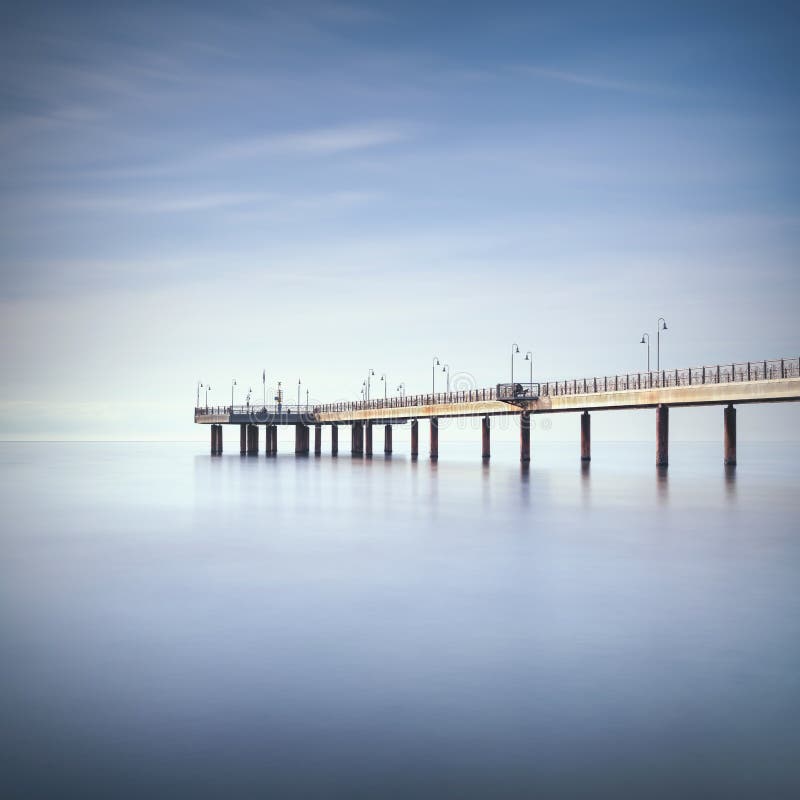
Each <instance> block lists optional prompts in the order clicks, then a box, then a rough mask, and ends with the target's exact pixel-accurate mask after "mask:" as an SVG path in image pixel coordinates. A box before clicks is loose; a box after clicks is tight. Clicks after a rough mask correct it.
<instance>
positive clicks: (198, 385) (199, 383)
mask: <svg viewBox="0 0 800 800" xmlns="http://www.w3.org/2000/svg"><path fill="white" fill-rule="evenodd" d="M202 388H203V384H202V383H201V382H200V381H197V403H196V407H197V408H200V390H201V389H202Z"/></svg>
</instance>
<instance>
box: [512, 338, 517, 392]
mask: <svg viewBox="0 0 800 800" xmlns="http://www.w3.org/2000/svg"><path fill="white" fill-rule="evenodd" d="M518 353H519V345H518V344H516V343H514V344H512V345H511V391H512V392H513V391H514V356H515V355H517V354H518Z"/></svg>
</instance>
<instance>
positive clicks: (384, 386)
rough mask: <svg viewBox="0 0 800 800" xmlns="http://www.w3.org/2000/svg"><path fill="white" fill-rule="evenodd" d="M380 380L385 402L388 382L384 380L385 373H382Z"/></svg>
mask: <svg viewBox="0 0 800 800" xmlns="http://www.w3.org/2000/svg"><path fill="white" fill-rule="evenodd" d="M381 380H382V381H383V399H384V401H385V400H386V397H387V392H388V383H389V381H387V380H386V373H385V372H384V373H383V375H381Z"/></svg>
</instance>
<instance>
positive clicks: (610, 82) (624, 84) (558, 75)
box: [520, 66, 665, 94]
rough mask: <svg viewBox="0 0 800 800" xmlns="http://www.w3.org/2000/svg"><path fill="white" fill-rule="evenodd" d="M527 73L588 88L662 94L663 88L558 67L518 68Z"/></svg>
mask: <svg viewBox="0 0 800 800" xmlns="http://www.w3.org/2000/svg"><path fill="white" fill-rule="evenodd" d="M520 69H521V71H522V72H524V73H526V74H528V75H534V76H536V77H538V78H545V79H547V80H552V81H558V82H560V83H571V84H574V85H576V86H585V87H587V88H590V89H600V90H603V91H609V92H628V93H631V94H663V93H664V91H665V90H663V89H660V88H658V87H655V86H649V85H647V84H643V83H636V82H634V81H623V80H617V79H614V78H608V77H605V76H603V75H586V74H581V73H578V72H570V71H566V70H559V69H548V68H546V67H534V66H524V67H521V68H520Z"/></svg>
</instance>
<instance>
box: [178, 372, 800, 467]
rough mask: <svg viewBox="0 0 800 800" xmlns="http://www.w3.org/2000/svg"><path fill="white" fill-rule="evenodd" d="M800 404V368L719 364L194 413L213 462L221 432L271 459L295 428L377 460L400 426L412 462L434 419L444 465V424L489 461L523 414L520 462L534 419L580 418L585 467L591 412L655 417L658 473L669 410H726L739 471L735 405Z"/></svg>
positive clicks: (433, 442) (727, 451)
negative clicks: (509, 423)
mask: <svg viewBox="0 0 800 800" xmlns="http://www.w3.org/2000/svg"><path fill="white" fill-rule="evenodd" d="M798 400H800V359H798V358H782V359H772V360H765V361H750V362H743V363H731V364H717V365H714V366H710V367H709V366H706V367H691V368H687V369H672V370H660V371H651V372H637V373H626V374H624V375H612V376H607V375H605V376H601V377H596V376H594V377H591V378H581V379H573V380H560V381H552V382H546V383H539V382H534V383H517V382H515V383H505V384H504V383H500V384H497V385H496V386H493V387H490V388H485V389H471V390H465V391H457V392H440V393H436V394H433V393H431V394H421V395H409V396H406V397H393V398H387V399H380V400H368V401H361V402H339V403H327V404H320V405H314V406H305V407H304V406H300V407H297V406H295V407H283V406H262V407H260V408H259V407H254V406H216V407H213V406H212V407H196V408H195V410H194V421H195V422H196V423H198V424H202V425H210V426H211V453H212V455H219V454H221V453H222V426H223V425H234V426H235V425H238V426H239V452H240V453H241V454H242V455H257V454H258V453H259V430H260V428H261V427H263V428H264V432H265V433H264V441H265V453H266V455H267V456H274V455H276V454H277V451H278V446H277V427H278V426H279V425H288V426H293V427H294V429H295V454H297V455H308V454H309V451H310V446H309V445H310V427H311V426H313V427H314V455H315V456H321V455H322V427H323V426H329V427H330V428H331V455H334V456H335V455H337V454H338V451H339V435H338V434H339V426H344V425H346V426H349V427H350V436H351V449H350V452H351V455H352V456H354V457H370V456H372V454H373V432H374V429H375V428H378V429H380V427H383V451H384V453H385V454H387V455H388V454H390V453H391V452H392V427H393V426H394V425H401V424H408V423H410V428H411V456H412V458H416V457H418V456H419V420H422V419H425V420H428V423H429V425H428V427H429V439H428V441H429V445H430V447H429V457H430V458H431V459H432V460H436V459H438V457H439V419H440V418H453V417H481V457H482V458H483V459H484V460H488V459H490V458H491V421H490V420H491V417H493V416H498V415H506V416H507V415H516V416H518V417H519V420H520V461H522V462H523V463H527V462H528V461H530V458H531V416H532V415H535V414H555V413H570V412H571V413H577V414H578V415H579V417H580V458H581V460H582V461H584V462H588V461H590V460H591V413H592V412H595V411H598V412H599V411H612V410H617V411H619V410H624V409H644V408H651V409H654V410H655V442H656V448H655V450H656V456H655V458H656V465H657V466H659V467H666V466H667V465H668V464H669V409H670V408H673V407H675V408H678V407H685V406H710V405H717V406H723V415H722V427H723V435H722V439H723V461H724V463H725V464H726V465H729V466H732V465H735V464H736V406H737V405H744V404H750V403H778V402H792V401H798Z"/></svg>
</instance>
